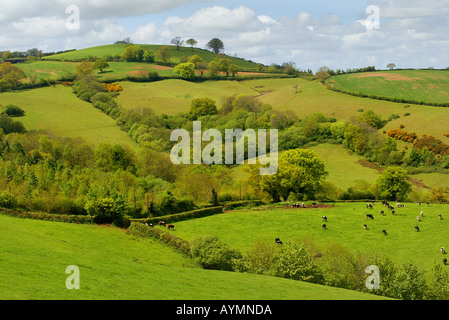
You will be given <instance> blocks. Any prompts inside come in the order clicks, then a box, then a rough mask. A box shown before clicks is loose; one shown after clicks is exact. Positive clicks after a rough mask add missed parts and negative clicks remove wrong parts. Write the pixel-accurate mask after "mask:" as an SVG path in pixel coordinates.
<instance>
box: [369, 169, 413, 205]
mask: <svg viewBox="0 0 449 320" xmlns="http://www.w3.org/2000/svg"><path fill="white" fill-rule="evenodd" d="M407 180H408V174H407V171H406V170H404V169H402V168H399V167H388V168H387V169H385V170H384V172H383V173H382V174H381V175H379V176H378V177H377V179H376V182H375V186H376V187H377V189H378V192H379V194H380V196H381V197H382V198H383V199H386V200H392V201H396V200H398V201H399V200H403V199H405V198H406V196H407V194H408V193H409V192H410V191H411V189H412V184H411V183H410V182H408V181H407Z"/></svg>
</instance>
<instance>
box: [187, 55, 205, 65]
mask: <svg viewBox="0 0 449 320" xmlns="http://www.w3.org/2000/svg"><path fill="white" fill-rule="evenodd" d="M187 62H190V63H193V64H194V65H197V64H198V63H201V62H203V58H201V57H200V56H199V55H197V54H195V55H193V56H191V57H190V58H189V60H187Z"/></svg>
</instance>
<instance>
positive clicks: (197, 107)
mask: <svg viewBox="0 0 449 320" xmlns="http://www.w3.org/2000/svg"><path fill="white" fill-rule="evenodd" d="M216 114H218V110H217V106H216V105H215V101H214V100H212V99H209V98H202V99H193V100H192V102H191V103H190V111H189V114H188V117H189V119H190V120H193V121H194V120H197V119H198V118H199V117H203V116H208V115H216Z"/></svg>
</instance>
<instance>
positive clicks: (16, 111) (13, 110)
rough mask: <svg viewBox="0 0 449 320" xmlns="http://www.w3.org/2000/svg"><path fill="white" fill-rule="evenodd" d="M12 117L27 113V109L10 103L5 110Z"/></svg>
mask: <svg viewBox="0 0 449 320" xmlns="http://www.w3.org/2000/svg"><path fill="white" fill-rule="evenodd" d="M2 113H5V114H6V115H8V116H10V117H22V116H24V115H25V111H23V110H22V109H21V108H19V107H18V106H16V105H13V104H8V105H6V106H5V107H4V108H3V112H2Z"/></svg>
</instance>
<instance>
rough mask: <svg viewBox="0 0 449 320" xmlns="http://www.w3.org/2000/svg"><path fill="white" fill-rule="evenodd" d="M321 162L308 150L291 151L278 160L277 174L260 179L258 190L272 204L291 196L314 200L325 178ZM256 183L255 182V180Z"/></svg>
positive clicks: (325, 172) (325, 173)
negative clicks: (266, 195)
mask: <svg viewBox="0 0 449 320" xmlns="http://www.w3.org/2000/svg"><path fill="white" fill-rule="evenodd" d="M327 174H328V173H327V171H326V169H325V166H324V162H323V160H321V159H320V158H319V157H318V155H317V154H316V153H315V152H314V151H312V150H308V149H292V150H288V151H286V152H284V153H283V154H282V155H281V156H280V158H279V168H278V172H277V173H276V174H274V175H266V176H261V177H260V181H259V183H260V188H261V190H262V191H265V192H267V193H268V194H269V195H270V196H271V197H272V198H273V201H274V202H278V201H279V200H280V198H281V197H282V198H283V199H284V201H286V200H287V199H288V197H289V196H290V194H293V195H294V196H295V198H296V199H298V200H302V199H314V197H315V194H316V193H317V192H318V191H319V189H320V185H321V183H322V182H323V181H324V178H325V177H326V176H327ZM256 181H257V180H256Z"/></svg>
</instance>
